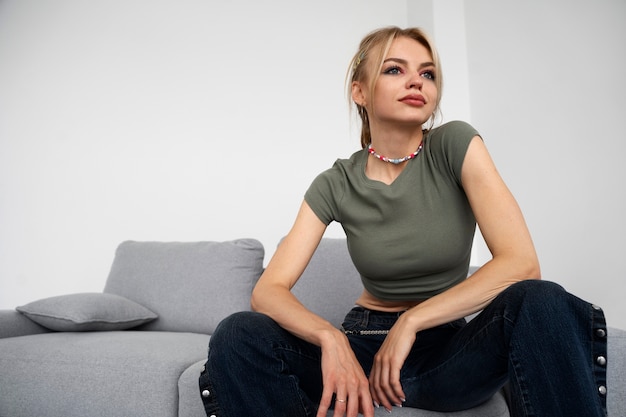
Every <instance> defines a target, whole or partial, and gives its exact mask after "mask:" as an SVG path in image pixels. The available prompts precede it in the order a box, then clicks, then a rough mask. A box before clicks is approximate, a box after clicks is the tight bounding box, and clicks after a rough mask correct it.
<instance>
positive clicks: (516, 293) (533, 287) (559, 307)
mask: <svg viewBox="0 0 626 417" xmlns="http://www.w3.org/2000/svg"><path fill="white" fill-rule="evenodd" d="M509 290H510V293H511V294H512V298H513V300H514V301H513V304H514V305H517V306H518V308H519V309H520V310H522V311H526V312H527V313H530V315H531V316H535V317H537V316H541V315H543V316H544V317H552V316H555V313H565V312H566V311H567V310H568V309H569V308H570V304H571V302H570V301H571V300H570V299H571V295H570V294H569V293H568V292H567V291H565V289H564V288H563V287H562V286H560V285H559V284H557V283H554V282H550V281H543V280H526V281H521V282H518V283H516V284H514V285H512V286H511V287H509ZM518 311H519V310H518Z"/></svg>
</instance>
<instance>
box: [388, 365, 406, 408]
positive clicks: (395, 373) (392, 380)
mask: <svg viewBox="0 0 626 417" xmlns="http://www.w3.org/2000/svg"><path fill="white" fill-rule="evenodd" d="M389 384H390V386H391V390H392V391H393V395H394V397H395V399H396V401H400V403H396V405H402V403H403V402H405V401H406V397H405V395H404V391H403V390H402V384H401V383H400V369H397V368H392V369H391V374H390V377H389Z"/></svg>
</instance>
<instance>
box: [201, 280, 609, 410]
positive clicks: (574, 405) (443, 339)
mask: <svg viewBox="0 0 626 417" xmlns="http://www.w3.org/2000/svg"><path fill="white" fill-rule="evenodd" d="M401 314H402V313H384V312H377V311H371V310H367V309H364V308H362V307H355V308H354V309H353V310H351V311H350V312H349V313H348V315H347V316H346V319H345V322H344V323H343V329H344V331H345V332H346V334H347V336H348V338H349V340H350V344H351V346H352V348H353V350H354V352H355V354H356V356H357V358H358V359H359V361H360V362H361V365H362V366H363V369H364V370H365V372H366V374H368V373H369V372H370V369H371V366H372V362H373V357H374V355H375V354H376V352H377V351H378V349H379V347H380V345H381V344H382V342H383V341H384V339H385V337H386V335H385V334H377V333H384V332H380V331H381V330H382V331H384V330H388V329H390V328H391V327H392V326H393V324H394V323H395V321H396V320H397V319H398V317H399V316H400V315H401ZM363 333H365V334H363ZM606 336H607V334H606V324H605V321H604V315H603V313H602V310H601V309H599V308H598V307H596V306H593V305H591V304H589V303H587V302H585V301H583V300H581V299H579V298H577V297H575V296H573V295H571V294H568V293H567V292H565V291H564V290H563V289H562V288H561V287H560V286H558V285H556V284H554V283H550V282H546V281H524V282H520V283H517V284H515V285H513V286H511V287H509V288H508V289H507V290H505V291H503V292H502V293H501V294H500V295H499V296H498V297H497V298H496V299H495V300H494V301H493V302H492V303H491V304H490V305H489V306H488V307H487V308H485V310H484V311H483V312H481V313H480V314H479V315H478V316H477V317H475V318H474V319H473V320H471V321H470V322H469V323H467V324H466V323H465V321H464V320H458V321H455V322H452V323H448V324H445V325H442V326H438V327H435V328H432V329H428V330H425V331H422V332H419V333H418V334H417V341H416V343H415V345H414V346H413V349H412V351H411V353H410V355H409V357H408V359H407V360H406V362H405V365H404V367H403V368H402V371H401V383H402V386H403V389H404V392H405V394H406V403H405V404H404V406H409V407H416V408H423V409H429V410H435V411H442V412H448V411H458V410H464V409H468V408H471V407H474V406H477V405H479V404H481V403H482V402H484V401H486V400H488V399H489V398H491V396H493V394H494V393H495V392H497V391H498V390H499V389H501V388H502V386H503V385H504V384H505V383H506V382H507V381H508V382H509V391H510V396H511V399H510V409H511V415H512V416H515V417H518V416H525V417H531V416H535V417H539V416H550V417H559V416H568V417H571V416H586V417H594V416H605V415H606V394H607V391H606V363H607V354H606V352H607V345H606V344H607V337H606ZM321 381H322V379H321V372H320V349H319V348H318V347H316V346H313V345H311V344H309V343H307V342H304V341H302V340H300V339H298V338H297V337H295V336H293V335H291V334H290V333H289V332H287V331H285V330H283V329H282V328H281V327H280V326H278V325H277V324H276V323H275V322H274V321H273V320H271V319H270V318H268V317H267V316H264V315H262V314H258V313H251V312H247V313H237V314H235V315H233V316H231V317H229V318H227V319H226V320H224V321H223V322H222V323H221V324H220V326H219V327H218V329H217V330H216V332H215V334H214V335H213V336H212V338H211V342H210V349H209V356H208V361H207V365H206V371H205V372H204V373H203V374H202V376H201V378H200V390H201V393H202V398H203V401H204V405H205V409H206V411H207V415H208V416H224V417H238V416H251V417H254V416H268V415H271V416H285V417H297V416H303V417H304V416H315V412H316V407H317V403H318V400H319V398H320V396H321V389H322V387H321V385H322V382H321Z"/></svg>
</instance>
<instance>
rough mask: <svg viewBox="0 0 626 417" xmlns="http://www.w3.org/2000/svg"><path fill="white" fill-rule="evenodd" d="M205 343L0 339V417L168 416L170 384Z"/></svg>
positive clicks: (168, 338)
mask: <svg viewBox="0 0 626 417" xmlns="http://www.w3.org/2000/svg"><path fill="white" fill-rule="evenodd" d="M208 342H209V336H208V335H203V334H192V333H179V332H143V331H133V330H125V331H113V332H74V333H56V332H55V333H45V334H38V335H32V336H22V337H12V338H8V339H0V352H2V354H1V355H0V369H2V371H1V372H0V416H24V417H25V416H42V415H45V416H47V417H85V416H89V417H120V416H124V417H144V416H151V417H171V416H176V415H178V380H179V378H180V376H181V375H182V374H183V373H184V372H185V370H186V369H188V368H189V367H190V366H191V365H192V364H194V363H196V362H198V361H200V360H202V359H203V358H206V352H207V346H208ZM195 392H196V393H197V392H198V389H197V388H196V389H195ZM197 395H198V398H199V397H200V396H199V394H197ZM198 401H200V399H198Z"/></svg>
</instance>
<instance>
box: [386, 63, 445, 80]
mask: <svg viewBox="0 0 626 417" xmlns="http://www.w3.org/2000/svg"><path fill="white" fill-rule="evenodd" d="M402 72H403V71H402V68H400V67H399V66H397V65H394V66H391V67H389V68H386V69H385V70H384V71H383V74H387V75H397V74H400V73H402ZM420 75H421V76H422V77H424V78H426V79H427V80H430V81H435V78H437V77H436V76H435V72H434V71H432V70H426V71H424V72H422V73H420Z"/></svg>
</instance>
